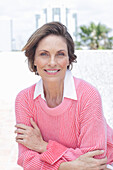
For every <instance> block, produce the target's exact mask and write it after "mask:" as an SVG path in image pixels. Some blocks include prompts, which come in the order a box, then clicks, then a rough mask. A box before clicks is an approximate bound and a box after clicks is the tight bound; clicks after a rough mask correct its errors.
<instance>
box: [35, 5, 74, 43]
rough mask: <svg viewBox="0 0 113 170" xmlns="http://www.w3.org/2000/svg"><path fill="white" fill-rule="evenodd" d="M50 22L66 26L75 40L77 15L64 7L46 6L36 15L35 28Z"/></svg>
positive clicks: (72, 10)
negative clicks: (57, 22)
mask: <svg viewBox="0 0 113 170" xmlns="http://www.w3.org/2000/svg"><path fill="white" fill-rule="evenodd" d="M51 21H59V22H61V23H63V24H64V25H66V26H67V28H68V31H69V33H70V34H71V36H72V37H73V39H74V40H76V35H77V13H76V11H75V10H74V9H72V8H67V7H65V6H64V5H58V6H57V5H55V7H53V5H52V6H48V7H47V8H44V9H43V10H42V11H41V12H40V13H38V14H36V28H39V27H40V26H42V25H43V24H45V23H47V22H51Z"/></svg>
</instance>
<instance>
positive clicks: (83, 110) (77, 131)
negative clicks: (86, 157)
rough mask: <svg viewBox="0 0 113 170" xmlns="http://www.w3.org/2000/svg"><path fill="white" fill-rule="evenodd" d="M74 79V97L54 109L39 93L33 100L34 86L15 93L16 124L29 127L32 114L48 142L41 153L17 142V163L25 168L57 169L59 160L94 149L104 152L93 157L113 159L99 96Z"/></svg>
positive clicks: (111, 140) (111, 137)
mask: <svg viewBox="0 0 113 170" xmlns="http://www.w3.org/2000/svg"><path fill="white" fill-rule="evenodd" d="M74 81H75V88H76V93H77V100H76V101H75V100H71V99H68V98H64V100H63V101H62V103H61V104H60V105H59V106H57V107H55V108H49V107H48V106H47V104H46V102H45V100H43V99H42V98H41V96H38V97H37V98H36V99H35V100H33V95H34V89H35V85H33V86H31V87H29V88H27V89H25V90H23V91H21V92H20V93H19V94H18V95H17V98H16V103H15V113H16V121H17V123H23V124H25V125H29V126H31V125H30V118H31V117H32V118H33V119H34V120H35V122H36V123H37V125H38V127H39V128H40V131H41V134H42V136H43V139H44V140H45V141H46V142H48V145H47V151H46V152H44V153H42V154H39V153H37V152H35V151H32V150H29V149H28V148H26V147H24V146H23V145H21V144H19V158H18V164H19V165H20V166H22V167H23V168H24V169H25V170H40V169H41V170H48V169H49V170H57V169H58V167H59V165H60V164H61V163H62V162H64V161H72V160H75V159H76V158H78V157H79V156H80V155H82V154H84V153H86V152H88V151H93V150H97V149H99V150H100V149H101V150H104V151H105V153H104V154H102V155H100V156H96V157H95V158H103V157H105V155H107V158H108V163H109V164H111V163H112V162H113V130H112V129H111V128H110V127H109V126H108V125H107V123H106V121H105V118H104V116H103V112H102V103H101V98H100V95H99V93H98V91H97V90H96V89H95V88H94V87H93V86H92V85H90V84H89V83H87V82H85V81H83V80H80V79H77V78H74Z"/></svg>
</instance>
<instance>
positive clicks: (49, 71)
mask: <svg viewBox="0 0 113 170" xmlns="http://www.w3.org/2000/svg"><path fill="white" fill-rule="evenodd" d="M44 71H46V72H47V73H57V72H59V71H60V69H59V70H44Z"/></svg>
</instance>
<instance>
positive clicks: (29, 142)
mask: <svg viewBox="0 0 113 170" xmlns="http://www.w3.org/2000/svg"><path fill="white" fill-rule="evenodd" d="M30 122H31V125H32V127H30V126H26V125H24V124H17V125H16V126H15V127H16V128H17V129H16V130H15V133H17V136H16V142H17V143H20V144H22V145H24V146H26V147H27V148H29V149H31V150H34V151H36V152H39V153H43V152H45V151H46V146H47V144H48V143H47V142H45V141H44V140H43V138H42V135H41V132H40V129H39V128H38V126H37V125H36V123H35V122H34V121H33V119H32V118H31V119H30Z"/></svg>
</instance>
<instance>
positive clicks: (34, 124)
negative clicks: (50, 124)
mask: <svg viewBox="0 0 113 170" xmlns="http://www.w3.org/2000/svg"><path fill="white" fill-rule="evenodd" d="M30 122H31V125H32V126H33V127H34V128H35V129H39V128H38V126H37V124H36V123H35V122H34V120H33V119H32V118H30Z"/></svg>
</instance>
